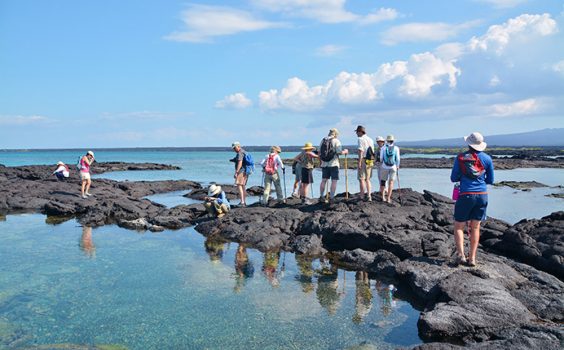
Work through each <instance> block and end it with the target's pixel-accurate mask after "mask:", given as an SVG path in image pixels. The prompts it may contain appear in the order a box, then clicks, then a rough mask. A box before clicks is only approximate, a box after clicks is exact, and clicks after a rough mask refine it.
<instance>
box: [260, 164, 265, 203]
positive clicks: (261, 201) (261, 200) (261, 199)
mask: <svg viewBox="0 0 564 350" xmlns="http://www.w3.org/2000/svg"><path fill="white" fill-rule="evenodd" d="M261 185H262V196H260V197H259V203H260V204H264V203H263V197H264V170H263V171H262V183H261Z"/></svg>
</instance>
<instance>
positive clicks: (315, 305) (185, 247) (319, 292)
mask: <svg viewBox="0 0 564 350" xmlns="http://www.w3.org/2000/svg"><path fill="white" fill-rule="evenodd" d="M0 256H2V265H1V268H0V276H1V278H0V348H3V349H4V348H5V349H17V348H22V347H29V346H36V345H44V344H62V343H70V344H87V345H96V344H115V345H121V346H124V347H126V348H127V349H227V348H229V349H304V348H308V349H343V348H349V347H353V346H356V345H359V344H372V345H373V346H375V347H376V348H378V349H392V348H395V347H398V346H410V345H414V344H418V343H420V342H421V340H420V339H419V338H418V335H417V328H416V323H417V319H418V312H417V311H416V310H414V309H413V308H412V307H411V306H410V304H409V303H407V302H405V301H403V300H401V299H399V298H398V297H397V295H398V294H400V293H401V290H400V291H397V292H395V293H394V292H392V291H390V289H389V286H388V284H386V283H384V282H383V281H376V280H372V279H368V277H367V276H363V275H362V274H360V273H355V272H351V271H349V272H345V271H344V270H340V269H337V268H336V267H335V266H332V265H331V264H330V263H329V261H328V260H327V261H324V260H323V259H322V260H312V259H308V258H306V257H303V256H296V255H294V254H290V253H282V252H272V253H260V252H258V251H256V250H254V249H250V248H246V247H244V246H241V245H238V244H236V243H228V242H225V241H221V240H214V239H206V238H204V237H202V236H201V235H199V234H198V233H197V232H195V231H194V229H193V228H188V229H183V230H178V231H166V232H163V233H160V234H155V233H144V234H141V233H136V232H135V231H129V230H124V229H121V228H119V227H116V226H104V227H100V228H95V229H91V228H88V227H81V226H79V225H78V224H77V222H76V221H74V220H71V221H67V222H64V223H62V224H59V225H48V224H46V223H45V217H44V216H42V215H38V214H27V215H10V216H8V217H7V218H6V220H5V221H1V222H0Z"/></svg>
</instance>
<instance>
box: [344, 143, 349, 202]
mask: <svg viewBox="0 0 564 350" xmlns="http://www.w3.org/2000/svg"><path fill="white" fill-rule="evenodd" d="M348 169H349V167H348V164H347V155H346V154H345V198H346V199H349V172H348Z"/></svg>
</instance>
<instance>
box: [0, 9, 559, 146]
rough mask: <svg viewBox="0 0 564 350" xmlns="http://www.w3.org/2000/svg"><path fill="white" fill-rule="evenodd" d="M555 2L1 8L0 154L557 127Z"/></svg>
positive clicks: (412, 137)
mask: <svg viewBox="0 0 564 350" xmlns="http://www.w3.org/2000/svg"><path fill="white" fill-rule="evenodd" d="M563 31H564V7H563V2H562V1H554V0H545V1H543V0H540V1H538V0H537V1H533V0H466V1H452V0H450V1H441V0H436V1H418V0H404V1H368V0H348V1H347V0H323V1H322V0H247V1H213V0H212V1H205V2H204V1H201V2H185V1H175V0H169V1H155V0H154V1H147V0H120V1H110V0H99V1H75V0H73V1H71V0H56V1H55V0H53V1H49V0H1V1H0V148H71V147H77V148H100V147H141V146H225V145H229V144H230V143H231V142H232V141H233V140H238V141H241V143H243V144H247V145H248V144H252V145H271V144H280V145H290V144H302V143H304V142H306V141H313V142H318V140H319V139H321V138H322V137H323V136H324V135H325V134H326V133H327V131H328V129H329V128H331V127H337V128H339V129H340V130H341V133H342V139H343V141H344V142H347V143H352V142H354V141H355V135H354V133H353V132H352V130H353V129H354V128H355V127H356V125H357V124H362V125H365V126H366V127H367V131H368V134H369V135H370V136H373V137H375V136H377V135H383V136H385V135H386V134H390V133H392V134H394V135H395V136H396V139H397V140H398V143H399V144H401V140H424V139H431V138H448V137H457V136H463V135H466V134H468V133H470V132H472V131H481V132H482V133H483V134H484V135H486V138H487V135H492V134H505V133H512V132H522V131H529V130H537V129H542V128H549V127H564V118H563V113H562V111H563V110H564V97H563V92H564V35H563Z"/></svg>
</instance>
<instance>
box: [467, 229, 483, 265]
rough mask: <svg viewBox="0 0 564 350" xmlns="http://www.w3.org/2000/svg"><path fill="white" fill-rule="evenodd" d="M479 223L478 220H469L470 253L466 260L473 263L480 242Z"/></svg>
mask: <svg viewBox="0 0 564 350" xmlns="http://www.w3.org/2000/svg"><path fill="white" fill-rule="evenodd" d="M480 223H481V222H480V220H471V221H470V254H469V259H468V260H469V261H470V262H473V263H475V262H476V252H477V251H478V244H479V243H480Z"/></svg>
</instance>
